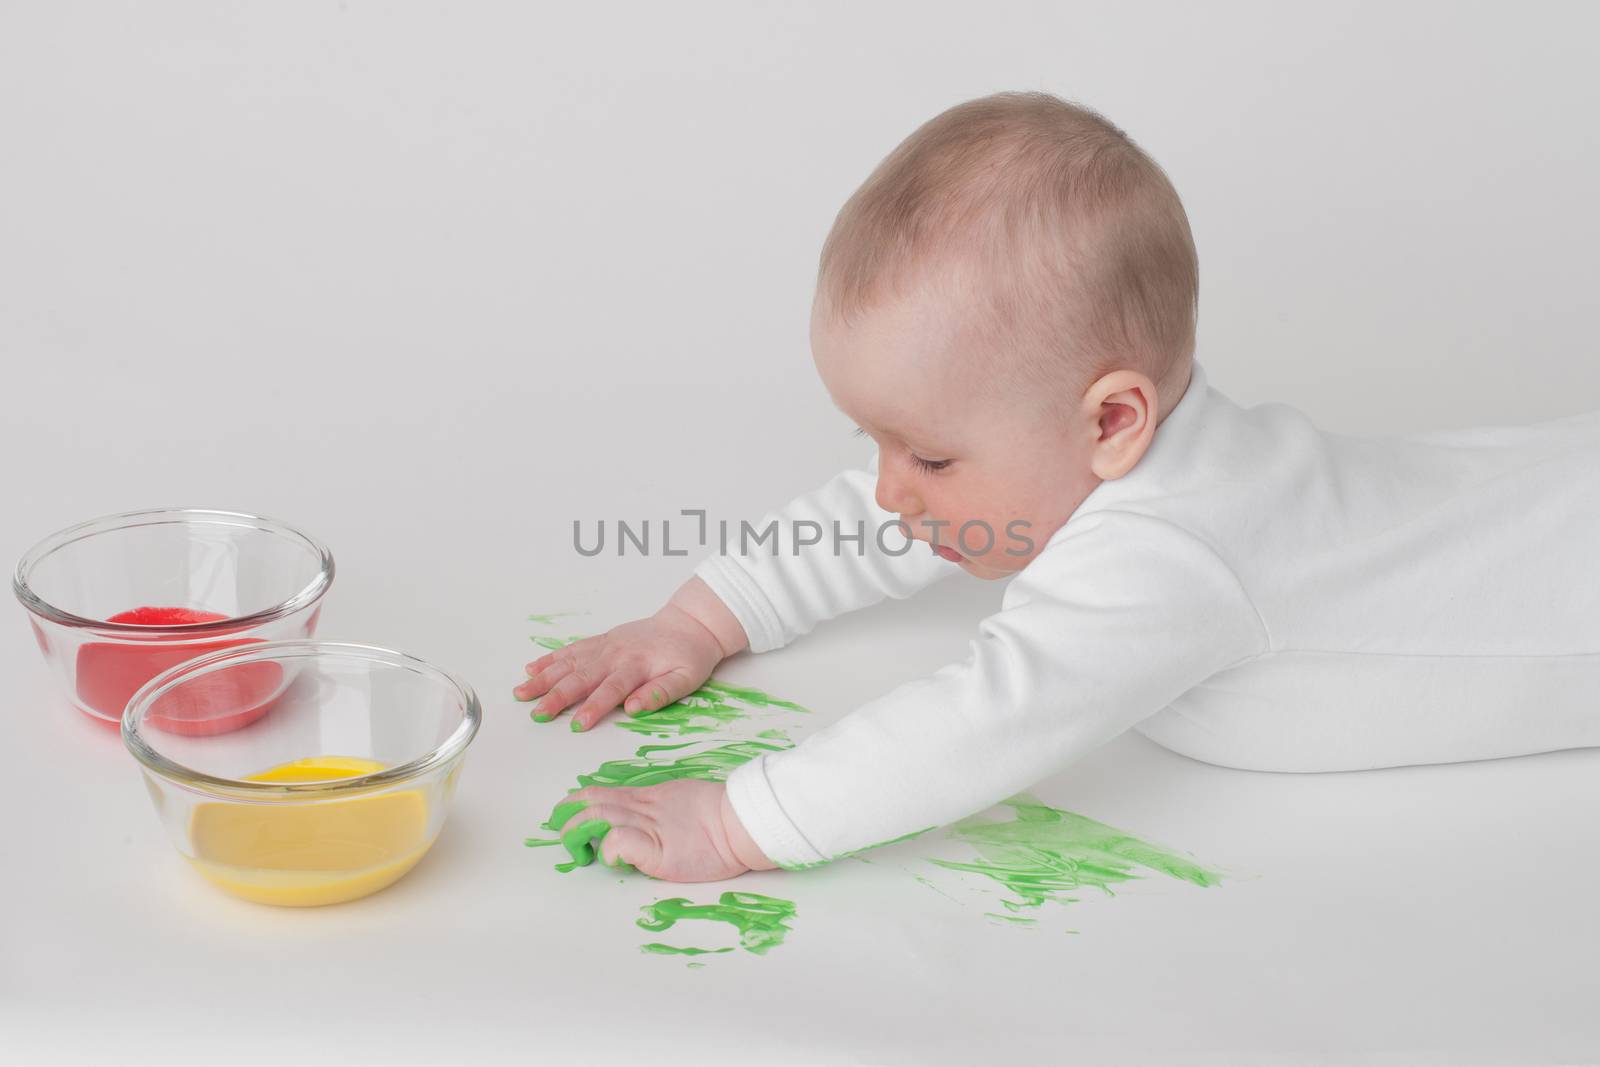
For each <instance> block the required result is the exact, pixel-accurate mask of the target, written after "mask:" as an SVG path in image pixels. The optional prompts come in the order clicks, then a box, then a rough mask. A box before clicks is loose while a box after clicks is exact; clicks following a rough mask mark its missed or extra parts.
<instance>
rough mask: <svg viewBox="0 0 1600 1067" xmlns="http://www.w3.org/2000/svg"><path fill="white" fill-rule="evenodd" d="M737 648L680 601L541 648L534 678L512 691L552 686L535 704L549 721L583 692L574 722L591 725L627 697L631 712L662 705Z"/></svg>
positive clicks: (536, 691)
mask: <svg viewBox="0 0 1600 1067" xmlns="http://www.w3.org/2000/svg"><path fill="white" fill-rule="evenodd" d="M735 625H737V623H736V624H735ZM735 651H736V650H735ZM732 654H733V653H732V652H731V651H728V650H727V649H726V647H725V646H724V644H723V643H722V641H721V640H720V639H719V638H718V636H717V635H716V634H715V633H713V632H712V631H711V630H710V629H708V628H707V627H706V625H705V624H704V623H702V622H700V621H699V619H698V618H697V617H696V616H694V615H692V614H690V613H689V612H688V611H686V610H684V609H683V608H682V607H680V606H679V605H678V604H677V603H675V602H674V603H669V604H667V605H666V606H665V607H663V608H662V609H661V610H660V611H658V612H656V613H655V614H654V615H652V616H651V617H650V618H648V619H639V620H637V621H635V622H629V623H624V624H623V625H621V626H617V627H613V628H612V629H610V630H607V631H606V632H605V633H603V634H600V635H598V636H595V637H585V638H583V639H582V640H579V641H574V642H573V643H572V644H570V645H567V646H566V647H564V648H558V649H556V650H555V651H553V652H550V653H548V654H547V655H544V656H540V657H539V658H538V659H536V660H534V661H533V662H532V663H529V664H528V666H527V671H528V680H527V681H525V682H523V683H522V684H521V685H519V686H517V687H516V688H515V689H513V690H512V691H511V692H512V694H513V695H515V696H516V698H517V699H518V700H532V699H533V698H534V697H537V696H539V695H540V694H541V693H542V694H544V697H543V699H541V700H540V701H539V703H537V704H535V705H534V707H533V718H534V719H535V720H536V721H538V722H548V721H549V720H551V719H553V718H555V717H556V716H557V715H559V714H561V712H562V711H564V710H565V709H566V708H567V707H568V706H570V705H571V704H572V703H573V702H574V701H578V700H582V701H583V703H582V704H580V705H579V706H578V710H577V711H575V712H573V713H572V728H573V729H574V730H587V729H589V728H590V727H591V726H593V725H594V724H595V723H597V722H599V721H600V720H601V719H603V718H605V717H606V716H607V715H609V714H611V712H612V710H613V709H615V708H616V707H617V705H619V704H621V705H623V708H624V710H625V711H627V712H629V713H630V714H633V713H637V712H641V711H654V710H656V709H657V708H662V707H665V706H666V705H668V704H671V703H672V702H673V701H675V700H677V699H678V698H679V697H682V696H686V695H688V694H689V693H692V692H694V691H695V690H696V689H698V688H699V687H700V683H701V682H703V681H705V680H706V679H707V678H709V677H711V672H712V671H713V670H715V669H716V666H717V664H718V663H721V662H722V660H723V659H724V658H725V657H726V656H729V655H732ZM585 698H587V699H585Z"/></svg>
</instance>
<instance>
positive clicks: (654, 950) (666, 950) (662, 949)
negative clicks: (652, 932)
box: [639, 941, 733, 967]
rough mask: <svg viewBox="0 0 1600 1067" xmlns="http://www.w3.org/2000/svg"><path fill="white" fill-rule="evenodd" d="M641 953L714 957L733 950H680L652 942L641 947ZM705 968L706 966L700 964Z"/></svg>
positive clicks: (676, 947) (672, 946) (730, 948)
mask: <svg viewBox="0 0 1600 1067" xmlns="http://www.w3.org/2000/svg"><path fill="white" fill-rule="evenodd" d="M639 951H640V952H648V953H650V954H651V955H654V956H714V955H716V954H717V953H719V952H732V951H733V948H732V947H731V946H730V947H729V948H679V947H678V946H677V945H663V944H662V943H661V942H659V941H652V942H650V943H649V944H648V945H640V946H639ZM700 966H702V967H704V966H705V964H703V963H702V964H700Z"/></svg>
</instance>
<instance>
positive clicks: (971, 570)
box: [957, 556, 1017, 582]
mask: <svg viewBox="0 0 1600 1067" xmlns="http://www.w3.org/2000/svg"><path fill="white" fill-rule="evenodd" d="M957 566H959V567H960V568H961V569H962V570H964V571H966V572H967V573H968V574H970V575H972V576H973V577H974V578H982V579H983V580H984V581H987V582H992V581H996V580H998V579H1000V578H1009V577H1011V576H1012V575H1013V574H1015V573H1017V571H1016V569H1013V570H1002V569H1000V568H999V567H994V566H991V565H989V564H987V563H984V562H983V561H982V560H976V559H968V558H967V557H965V556H962V557H961V560H960V561H959V563H958V564H957Z"/></svg>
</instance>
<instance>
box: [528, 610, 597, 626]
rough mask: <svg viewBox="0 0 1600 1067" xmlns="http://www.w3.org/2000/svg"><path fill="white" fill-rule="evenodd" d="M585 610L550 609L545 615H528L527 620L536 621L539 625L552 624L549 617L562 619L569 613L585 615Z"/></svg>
mask: <svg viewBox="0 0 1600 1067" xmlns="http://www.w3.org/2000/svg"><path fill="white" fill-rule="evenodd" d="M587 614H589V613H588V612H587V611H552V612H549V613H548V614H545V615H529V616H528V621H529V622H536V623H538V624H539V625H541V626H554V625H555V623H553V622H551V621H550V620H551V619H564V618H566V617H567V616H569V615H587Z"/></svg>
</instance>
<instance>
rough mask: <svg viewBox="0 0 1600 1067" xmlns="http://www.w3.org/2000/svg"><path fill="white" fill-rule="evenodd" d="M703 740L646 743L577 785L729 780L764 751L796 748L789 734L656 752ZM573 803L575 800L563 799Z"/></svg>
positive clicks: (626, 784) (696, 743) (609, 762)
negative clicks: (686, 750)
mask: <svg viewBox="0 0 1600 1067" xmlns="http://www.w3.org/2000/svg"><path fill="white" fill-rule="evenodd" d="M698 744H702V742H698V741H685V742H682V743H680V744H676V745H644V746H641V747H640V748H639V750H638V752H637V753H635V755H634V757H633V758H632V759H618V760H608V761H607V762H605V763H602V764H601V765H600V766H599V767H597V768H595V769H594V770H593V771H592V772H590V773H589V774H580V775H578V785H579V786H580V787H582V786H587V785H605V786H640V785H656V784H658V783H660V782H672V781H677V780H679V779H682V778H692V779H695V780H697V781H702V782H722V781H726V780H727V777H728V775H729V774H730V773H731V772H732V771H733V769H734V768H736V767H740V766H742V765H744V764H746V763H749V762H750V761H751V760H753V759H755V758H756V757H757V756H759V755H761V754H762V753H763V752H782V751H783V750H784V749H786V748H793V747H794V742H792V741H790V740H789V739H788V738H783V739H782V740H781V741H780V740H778V739H772V740H765V741H756V740H745V741H732V742H729V743H728V744H726V745H716V746H714V747H712V748H706V749H702V750H701V751H699V752H693V753H690V754H688V755H685V756H682V757H679V758H677V759H662V758H659V757H657V756H656V755H655V753H657V752H673V751H676V750H678V749H683V748H689V747H692V746H694V745H698ZM563 803H568V804H570V803H572V801H563Z"/></svg>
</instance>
